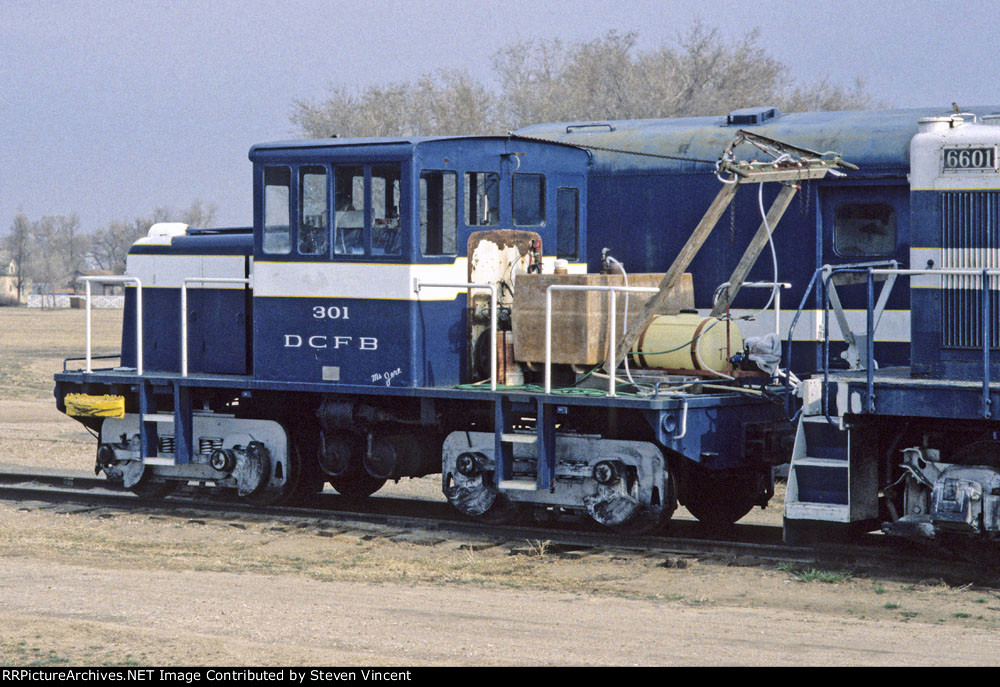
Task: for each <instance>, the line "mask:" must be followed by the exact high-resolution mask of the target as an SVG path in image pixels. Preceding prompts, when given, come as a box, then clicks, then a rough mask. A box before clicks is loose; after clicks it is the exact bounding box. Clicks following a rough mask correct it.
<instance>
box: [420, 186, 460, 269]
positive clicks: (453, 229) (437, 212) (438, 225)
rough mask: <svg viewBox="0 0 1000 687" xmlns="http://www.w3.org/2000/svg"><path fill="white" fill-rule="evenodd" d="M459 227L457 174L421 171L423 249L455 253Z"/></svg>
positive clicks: (421, 249) (440, 253) (445, 253)
mask: <svg viewBox="0 0 1000 687" xmlns="http://www.w3.org/2000/svg"><path fill="white" fill-rule="evenodd" d="M457 228H458V175H456V174H455V172H447V171H435V170H426V171H423V172H421V173H420V252H421V253H423V254H424V255H455V252H456V245H457V236H456V234H457Z"/></svg>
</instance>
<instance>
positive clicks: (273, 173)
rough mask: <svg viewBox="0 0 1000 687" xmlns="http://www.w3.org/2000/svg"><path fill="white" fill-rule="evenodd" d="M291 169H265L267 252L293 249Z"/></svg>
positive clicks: (263, 247)
mask: <svg viewBox="0 0 1000 687" xmlns="http://www.w3.org/2000/svg"><path fill="white" fill-rule="evenodd" d="M291 178H292V175H291V170H289V168H288V167H266V168H265V169H264V237H263V241H262V246H261V247H262V249H263V251H264V252H265V253H270V254H272V255H275V254H285V253H288V252H290V251H291V248H292V239H291V225H292V222H291V219H290V218H291V206H290V203H291Z"/></svg>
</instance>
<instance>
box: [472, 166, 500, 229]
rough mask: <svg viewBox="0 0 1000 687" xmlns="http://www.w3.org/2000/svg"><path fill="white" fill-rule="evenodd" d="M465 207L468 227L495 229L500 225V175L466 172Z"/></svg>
mask: <svg viewBox="0 0 1000 687" xmlns="http://www.w3.org/2000/svg"><path fill="white" fill-rule="evenodd" d="M463 206H464V207H465V226H467V227H495V226H497V225H498V224H500V175H499V174H497V173H496V172H466V173H465V193H464V202H463Z"/></svg>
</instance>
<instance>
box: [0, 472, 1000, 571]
mask: <svg viewBox="0 0 1000 687" xmlns="http://www.w3.org/2000/svg"><path fill="white" fill-rule="evenodd" d="M5 502H6V503H13V504H24V503H31V504H35V507H47V506H48V504H52V505H58V504H66V505H75V506H79V508H77V509H76V510H77V511H78V512H79V511H93V510H100V509H116V510H125V511H137V512H146V513H157V514H174V515H177V516H180V517H188V518H192V517H201V518H213V517H214V518H218V519H237V520H239V519H240V518H243V517H247V516H251V517H253V516H267V517H269V518H273V519H275V520H278V521H289V522H297V523H298V524H300V525H301V524H302V523H303V522H304V523H305V524H306V525H307V526H313V527H315V528H316V529H317V530H319V531H320V532H322V531H323V528H324V527H338V528H342V529H343V528H347V529H348V530H350V529H358V530H369V531H370V530H372V529H376V530H377V529H379V528H381V529H382V530H385V529H388V530H389V531H390V532H395V533H399V532H411V533H415V534H416V536H417V537H419V535H420V533H424V534H426V535H428V536H430V535H433V536H435V537H437V538H441V539H445V540H448V539H451V540H454V541H457V542H468V541H470V540H471V541H473V542H477V543H479V544H482V545H487V544H488V545H506V546H508V547H509V548H510V552H511V553H512V554H518V553H524V554H527V555H531V554H532V553H533V551H534V547H533V546H532V544H531V543H532V542H534V543H536V545H537V543H540V542H544V543H545V547H544V550H545V552H546V553H547V554H550V555H557V556H561V557H565V558H581V557H583V556H586V555H591V554H594V553H611V554H613V555H623V556H626V557H627V556H637V557H650V556H653V557H657V556H659V557H663V558H664V562H663V565H665V566H667V567H673V566H677V567H684V565H685V561H687V560H689V559H692V558H697V559H705V558H707V559H713V560H715V561H718V562H722V563H726V564H730V565H747V566H752V565H764V566H768V565H772V566H773V565H792V566H796V567H802V568H809V567H818V568H825V569H836V570H849V571H851V572H852V574H854V575H865V574H868V575H872V576H875V577H902V578H908V579H917V580H920V579H943V580H945V581H946V582H948V583H949V584H970V583H971V584H976V585H985V586H990V587H998V586H1000V565H998V567H996V568H993V569H991V568H988V567H986V566H984V565H983V562H982V561H981V560H979V561H977V562H974V563H972V562H966V561H964V560H961V559H958V558H956V557H955V556H954V555H953V554H950V553H949V552H947V551H942V550H939V549H935V548H930V547H927V546H920V545H917V544H910V543H907V542H902V541H899V540H889V539H887V538H886V537H883V536H880V535H866V536H864V537H861V538H859V539H858V540H857V541H854V542H851V544H850V545H849V546H845V545H829V546H823V547H817V548H810V547H799V546H788V545H786V544H784V543H782V541H781V528H780V527H774V526H763V525H736V526H734V527H732V528H730V529H728V530H727V531H725V532H708V531H706V530H705V528H704V527H703V526H702V525H701V524H700V523H698V522H696V521H692V520H682V519H675V520H673V521H672V522H671V526H670V530H669V532H668V534H667V535H666V536H655V537H651V536H629V535H621V534H617V533H609V532H607V531H603V530H594V529H592V528H591V527H589V526H588V525H587V524H581V523H580V522H579V521H576V522H573V523H555V524H551V523H547V524H546V525H545V526H511V525H486V524H483V523H479V522H470V521H468V520H465V519H463V518H462V517H461V516H459V515H458V514H457V513H455V511H454V510H452V509H451V508H450V507H449V506H448V504H447V503H444V502H436V501H427V500H419V499H401V498H393V497H371V498H367V499H349V498H346V497H343V496H340V495H338V494H333V493H329V492H324V493H322V494H317V495H316V496H315V497H313V499H312V500H311V501H310V502H309V503H308V504H306V505H303V506H297V507H288V506H282V507H269V506H252V505H248V504H245V503H242V502H239V501H236V500H228V499H225V498H220V497H218V496H215V497H207V496H206V494H205V493H204V492H203V491H202V490H199V489H197V488H187V489H181V490H178V491H177V492H175V493H174V494H173V495H171V496H170V497H168V498H165V499H159V500H149V499H141V498H139V497H138V496H135V495H134V494H132V493H131V492H130V491H128V490H126V489H124V488H122V487H120V486H117V485H115V484H113V483H111V482H108V481H107V480H105V479H102V478H93V477H80V476H76V475H63V474H52V473H50V474H32V473H20V472H0V503H5ZM470 545H472V546H475V545H476V544H470ZM526 545H527V546H526Z"/></svg>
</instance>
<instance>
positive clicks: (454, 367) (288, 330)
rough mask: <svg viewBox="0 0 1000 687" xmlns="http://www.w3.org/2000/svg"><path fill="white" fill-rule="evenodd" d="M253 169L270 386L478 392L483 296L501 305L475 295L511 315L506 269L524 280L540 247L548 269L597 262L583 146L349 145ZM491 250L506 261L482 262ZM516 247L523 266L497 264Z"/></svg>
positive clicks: (257, 349)
mask: <svg viewBox="0 0 1000 687" xmlns="http://www.w3.org/2000/svg"><path fill="white" fill-rule="evenodd" d="M250 159H251V160H252V161H253V163H254V245H253V261H254V270H253V271H254V297H253V311H254V318H253V322H254V326H253V370H254V375H255V376H256V377H258V378H260V379H268V380H283V381H294V382H304V383H322V384H329V383H333V384H336V385H361V386H378V387H420V386H444V385H455V384H459V383H462V382H468V381H472V379H471V377H472V375H473V374H474V373H473V366H472V365H471V364H470V356H471V355H472V349H473V345H474V341H473V338H474V337H473V332H475V333H476V334H477V335H481V334H482V331H481V329H482V328H479V329H475V328H474V327H473V324H474V323H473V322H471V321H470V317H472V318H474V315H470V311H471V309H470V305H471V301H472V298H471V296H474V295H476V294H477V293H482V294H486V293H487V291H485V290H482V289H479V290H478V291H477V290H475V289H471V290H470V289H469V288H467V287H463V286H461V285H462V284H468V283H473V282H474V283H489V284H493V285H494V286H496V287H497V288H498V289H499V290H500V291H501V292H503V293H501V303H503V299H504V298H507V299H508V300H509V293H508V292H509V291H510V290H511V289H510V288H508V289H506V290H504V289H503V288H502V287H501V284H505V285H506V286H507V287H512V286H513V281H514V276H513V275H512V274H509V273H506V274H505V273H503V272H504V269H507V270H512V271H517V270H518V269H523V268H524V265H523V264H516V263H521V262H523V261H524V259H525V258H526V257H527V253H528V252H529V246H530V241H531V240H537V241H538V243H539V245H538V248H540V250H539V251H538V254H539V255H540V256H542V257H541V260H542V261H543V262H548V263H551V261H552V260H554V259H556V258H564V259H567V260H569V261H571V262H572V263H577V262H578V261H579V258H580V256H582V255H583V246H584V241H585V239H586V236H585V230H584V228H585V227H586V217H585V208H584V206H583V204H582V203H581V200H582V199H583V198H584V197H585V193H586V185H585V174H586V168H587V164H588V156H587V154H586V153H585V152H583V151H581V150H578V149H575V148H572V147H569V146H559V145H547V144H539V143H535V142H528V141H519V140H512V139H507V138H466V139H433V138H432V139H409V140H389V141H385V140H378V141H376V140H367V139H358V140H350V139H348V140H344V141H340V140H330V141H319V142H317V141H310V142H296V143H278V144H268V145H260V146H255V147H254V148H253V149H252V150H251V152H250ZM525 237H529V238H527V239H526V238H525ZM535 237H537V238H535ZM484 239H488V240H490V241H491V242H492V244H493V245H495V246H496V250H493V251H492V252H491V251H489V250H482V251H480V253H479V254H478V258H477V257H476V256H477V253H476V248H477V247H478V246H479V244H480V242H481V241H483V240H484ZM512 241H513V242H514V243H517V244H518V247H519V254H518V256H516V257H515V259H514V260H513V261H509V260H499V261H497V257H498V255H500V254H502V253H503V250H504V248H505V247H506V246H507V244H508V243H510V242H512ZM470 242H471V243H470ZM470 246H471V250H472V252H471V253H470ZM470 258H473V260H470ZM489 262H493V263H495V264H494V265H493V268H492V270H491V269H490V268H488V267H487V263H489ZM539 267H541V265H540V266H539ZM580 267H582V265H580ZM548 269H549V270H550V269H551V267H549V268H548ZM421 283H423V284H427V285H431V284H434V285H437V286H427V287H421V286H420V284H421ZM448 285H453V286H448ZM465 295H468V296H470V298H469V299H468V300H467V299H466V298H464V297H463V296H465Z"/></svg>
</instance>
